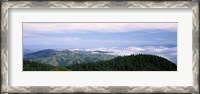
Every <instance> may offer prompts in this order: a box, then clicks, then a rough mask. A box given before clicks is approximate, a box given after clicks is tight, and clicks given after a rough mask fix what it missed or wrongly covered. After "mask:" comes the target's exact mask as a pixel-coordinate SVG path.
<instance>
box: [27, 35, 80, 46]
mask: <svg viewBox="0 0 200 94" xmlns="http://www.w3.org/2000/svg"><path fill="white" fill-rule="evenodd" d="M78 41H80V38H78V37H45V36H36V37H33V38H27V39H24V40H23V42H24V44H25V45H52V44H53V45H58V44H66V43H74V42H78Z"/></svg>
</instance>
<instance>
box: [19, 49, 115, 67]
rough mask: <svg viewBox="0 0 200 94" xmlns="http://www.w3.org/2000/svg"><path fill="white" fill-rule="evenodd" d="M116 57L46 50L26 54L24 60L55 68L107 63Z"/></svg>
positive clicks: (82, 52) (83, 52) (102, 54)
mask: <svg viewBox="0 0 200 94" xmlns="http://www.w3.org/2000/svg"><path fill="white" fill-rule="evenodd" d="M114 57H115V56H113V55H107V54H104V53H94V52H86V51H70V50H62V51H57V50H53V49H46V50H41V51H37V52H33V53H29V54H25V55H24V57H23V59H24V60H29V61H34V62H39V63H42V64H49V65H53V66H69V65H72V64H79V63H87V62H97V61H105V60H109V59H113V58H114Z"/></svg>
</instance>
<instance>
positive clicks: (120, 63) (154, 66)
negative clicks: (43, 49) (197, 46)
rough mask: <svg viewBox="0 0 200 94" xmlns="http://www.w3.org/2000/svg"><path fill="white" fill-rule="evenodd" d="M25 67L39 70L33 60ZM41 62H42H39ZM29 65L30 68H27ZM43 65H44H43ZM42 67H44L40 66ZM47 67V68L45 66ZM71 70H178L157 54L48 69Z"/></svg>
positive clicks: (120, 57)
mask: <svg viewBox="0 0 200 94" xmlns="http://www.w3.org/2000/svg"><path fill="white" fill-rule="evenodd" d="M25 63H26V64H24V65H25V66H24V69H26V70H29V71H32V70H31V69H35V71H37V70H38V69H39V68H31V67H30V66H29V64H30V63H31V62H27V61H26V62H25ZM31 64H36V63H33V62H32V63H31ZM37 64H40V63H37ZM27 66H29V68H27ZM41 66H42V65H41ZM40 69H42V68H40ZM44 69H45V68H44ZM53 69H57V70H70V71H176V70H177V66H176V64H174V63H172V62H171V61H169V60H167V59H165V58H163V57H160V56H156V55H145V54H139V55H130V56H118V57H115V58H114V59H111V60H105V61H99V62H90V63H80V64H73V65H69V66H67V67H52V68H50V69H48V70H53Z"/></svg>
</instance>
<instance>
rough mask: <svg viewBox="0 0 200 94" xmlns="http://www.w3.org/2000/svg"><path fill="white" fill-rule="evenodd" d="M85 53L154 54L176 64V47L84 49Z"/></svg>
mask: <svg viewBox="0 0 200 94" xmlns="http://www.w3.org/2000/svg"><path fill="white" fill-rule="evenodd" d="M85 50H86V51H106V52H109V53H107V54H111V55H119V56H124V55H131V54H141V53H142V54H154V55H159V56H162V57H165V58H166V59H168V60H170V61H172V62H174V63H176V62H177V47H165V46H144V47H137V46H133V47H128V48H118V47H112V48H93V49H85Z"/></svg>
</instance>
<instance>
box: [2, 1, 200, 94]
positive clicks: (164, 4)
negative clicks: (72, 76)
mask: <svg viewBox="0 0 200 94" xmlns="http://www.w3.org/2000/svg"><path fill="white" fill-rule="evenodd" d="M11 8H127V9H128V8H191V9H192V77H193V79H192V81H193V84H192V86H9V84H8V82H9V72H8V70H9V65H8V62H9V11H8V10H9V9H11ZM1 79H2V80H1V81H2V83H1V93H77V92H79V93H80V92H81V93H199V5H198V2H197V1H161V2H153V1H82V2H77V1H42V2H40V1H4V2H2V5H1Z"/></svg>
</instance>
